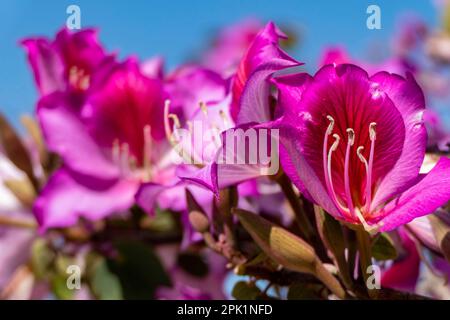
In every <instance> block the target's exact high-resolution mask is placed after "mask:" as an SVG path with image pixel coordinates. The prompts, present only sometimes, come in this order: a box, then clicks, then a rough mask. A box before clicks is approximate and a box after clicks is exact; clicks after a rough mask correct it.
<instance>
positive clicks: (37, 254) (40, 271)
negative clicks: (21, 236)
mask: <svg viewBox="0 0 450 320" xmlns="http://www.w3.org/2000/svg"><path fill="white" fill-rule="evenodd" d="M55 257H56V254H55V253H54V252H53V251H52V250H51V249H50V248H49V247H48V245H47V242H46V241H45V240H44V239H37V240H35V241H34V242H33V245H32V247H31V269H32V270H33V273H34V275H35V276H36V278H38V279H40V280H42V279H46V278H48V276H49V274H50V273H51V269H52V265H53V260H54V259H55Z"/></svg>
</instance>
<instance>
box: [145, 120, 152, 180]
mask: <svg viewBox="0 0 450 320" xmlns="http://www.w3.org/2000/svg"><path fill="white" fill-rule="evenodd" d="M152 145H153V139H152V128H151V127H150V125H146V126H145V127H144V159H143V164H144V174H145V180H147V181H148V180H150V179H151V161H152V159H151V158H152Z"/></svg>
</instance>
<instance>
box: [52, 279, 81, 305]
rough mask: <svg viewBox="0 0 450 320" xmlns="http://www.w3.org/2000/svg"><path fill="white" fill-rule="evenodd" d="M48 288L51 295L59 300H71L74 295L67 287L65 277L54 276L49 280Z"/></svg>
mask: <svg viewBox="0 0 450 320" xmlns="http://www.w3.org/2000/svg"><path fill="white" fill-rule="evenodd" d="M50 286H51V288H52V292H53V294H54V295H55V296H56V297H57V298H58V299H61V300H71V299H73V296H74V294H75V290H70V289H69V288H68V287H67V275H62V274H58V273H56V274H54V275H53V276H52V278H51V279H50Z"/></svg>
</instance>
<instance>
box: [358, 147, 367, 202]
mask: <svg viewBox="0 0 450 320" xmlns="http://www.w3.org/2000/svg"><path fill="white" fill-rule="evenodd" d="M362 150H364V147H363V146H359V147H358V149H356V154H357V155H358V158H359V160H361V162H362V163H363V164H364V167H365V169H366V204H367V201H368V200H369V198H370V184H369V175H370V173H369V164H368V163H367V160H366V158H364V156H363V155H362V153H361V152H362Z"/></svg>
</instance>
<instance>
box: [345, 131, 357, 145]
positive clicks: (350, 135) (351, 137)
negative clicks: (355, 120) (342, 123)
mask: <svg viewBox="0 0 450 320" xmlns="http://www.w3.org/2000/svg"><path fill="white" fill-rule="evenodd" d="M347 134H348V142H347V143H348V144H349V145H350V146H353V144H354V143H355V131H353V129H352V128H348V129H347Z"/></svg>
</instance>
